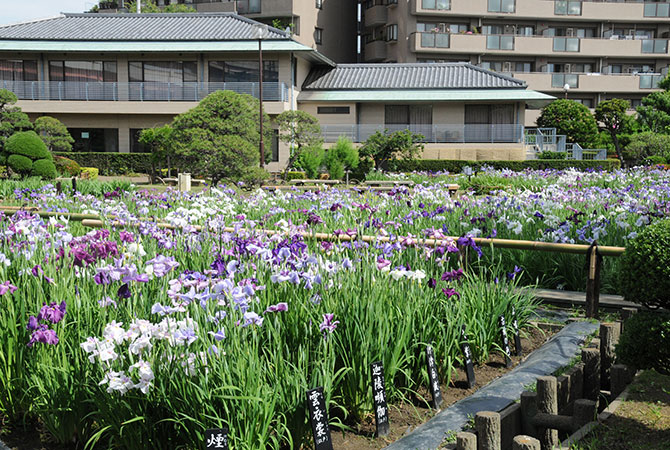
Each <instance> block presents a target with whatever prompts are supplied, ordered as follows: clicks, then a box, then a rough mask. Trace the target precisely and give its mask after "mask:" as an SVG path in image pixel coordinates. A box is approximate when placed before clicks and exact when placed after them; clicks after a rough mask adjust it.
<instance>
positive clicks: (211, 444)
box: [205, 427, 228, 450]
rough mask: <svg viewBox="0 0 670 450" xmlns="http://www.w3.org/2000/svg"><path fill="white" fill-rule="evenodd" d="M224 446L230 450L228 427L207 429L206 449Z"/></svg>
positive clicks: (226, 449)
mask: <svg viewBox="0 0 670 450" xmlns="http://www.w3.org/2000/svg"><path fill="white" fill-rule="evenodd" d="M210 448H222V449H225V450H228V428H226V427H224V428H212V429H209V430H205V449H210Z"/></svg>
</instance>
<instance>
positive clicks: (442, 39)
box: [418, 33, 451, 48]
mask: <svg viewBox="0 0 670 450" xmlns="http://www.w3.org/2000/svg"><path fill="white" fill-rule="evenodd" d="M418 34H419V35H420V37H419V39H420V41H421V42H420V45H421V47H424V48H449V36H451V35H450V34H449V33H418Z"/></svg>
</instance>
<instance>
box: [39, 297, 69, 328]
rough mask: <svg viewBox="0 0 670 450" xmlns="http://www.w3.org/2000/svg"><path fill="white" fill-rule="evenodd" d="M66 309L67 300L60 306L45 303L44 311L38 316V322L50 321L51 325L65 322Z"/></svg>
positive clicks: (43, 305)
mask: <svg viewBox="0 0 670 450" xmlns="http://www.w3.org/2000/svg"><path fill="white" fill-rule="evenodd" d="M66 307H67V306H66V305H65V300H63V301H62V302H60V304H56V303H51V304H49V305H47V304H46V303H43V304H42V309H40V313H39V314H38V315H37V320H38V321H42V320H48V321H49V322H51V323H58V322H60V321H61V320H63V317H64V316H65V309H66Z"/></svg>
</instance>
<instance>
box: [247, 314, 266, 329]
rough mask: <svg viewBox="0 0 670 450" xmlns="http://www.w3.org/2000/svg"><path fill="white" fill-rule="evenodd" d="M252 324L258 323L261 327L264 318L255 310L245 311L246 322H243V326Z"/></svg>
mask: <svg viewBox="0 0 670 450" xmlns="http://www.w3.org/2000/svg"><path fill="white" fill-rule="evenodd" d="M251 324H253V325H258V326H259V327H260V326H262V325H263V318H262V317H261V316H259V315H258V314H256V313H255V312H253V311H247V312H245V313H244V322H243V323H242V327H248V326H249V325H251Z"/></svg>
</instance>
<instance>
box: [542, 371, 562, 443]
mask: <svg viewBox="0 0 670 450" xmlns="http://www.w3.org/2000/svg"><path fill="white" fill-rule="evenodd" d="M557 389H558V385H557V382H556V377H538V379H537V412H539V413H545V414H553V415H558V393H557ZM538 438H539V439H540V443H541V444H542V449H543V450H544V449H547V450H548V449H552V448H554V447H555V446H557V445H558V444H559V440H558V431H557V430H555V429H550V428H540V429H538Z"/></svg>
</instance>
